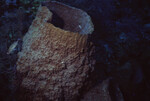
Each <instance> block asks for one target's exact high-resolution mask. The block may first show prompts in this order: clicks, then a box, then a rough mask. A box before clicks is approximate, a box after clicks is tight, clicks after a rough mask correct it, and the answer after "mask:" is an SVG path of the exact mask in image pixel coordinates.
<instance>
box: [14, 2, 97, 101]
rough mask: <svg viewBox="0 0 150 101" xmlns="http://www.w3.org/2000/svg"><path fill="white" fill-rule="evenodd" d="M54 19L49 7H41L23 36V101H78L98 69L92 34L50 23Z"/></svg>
mask: <svg viewBox="0 0 150 101" xmlns="http://www.w3.org/2000/svg"><path fill="white" fill-rule="evenodd" d="M51 3H53V2H51ZM59 5H60V4H59ZM62 5H63V4H62ZM63 6H65V5H63ZM67 7H68V9H69V10H70V9H72V10H76V9H75V8H71V7H70V8H69V6H67ZM59 9H61V8H59ZM82 12H83V11H82ZM85 17H86V16H85ZM52 18H53V14H52V12H51V11H50V10H49V9H48V7H46V6H40V7H39V10H38V13H37V16H36V18H35V19H34V21H33V22H32V25H31V26H30V28H29V30H28V32H27V33H26V35H25V36H24V37H23V45H22V51H21V52H19V53H18V60H17V80H16V82H17V86H18V91H17V93H18V96H19V97H18V100H20V101H62V100H63V101H77V98H78V96H79V95H80V91H81V90H82V88H83V87H85V86H86V84H87V83H88V77H89V74H90V72H92V70H93V69H94V64H95V60H94V59H93V57H92V55H93V53H94V46H93V44H92V43H91V42H90V41H88V38H89V36H88V34H87V33H85V34H79V33H75V32H71V31H67V30H64V29H60V28H58V27H55V26H54V25H53V24H51V23H49V22H47V21H48V20H51V19H52ZM90 23H91V22H90ZM87 32H88V31H87ZM90 32H91V30H90Z"/></svg>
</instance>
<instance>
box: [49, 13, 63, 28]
mask: <svg viewBox="0 0 150 101" xmlns="http://www.w3.org/2000/svg"><path fill="white" fill-rule="evenodd" d="M51 12H52V13H53V16H52V20H51V21H49V20H48V21H47V22H49V23H52V24H53V25H54V26H56V27H59V28H61V29H63V28H64V21H63V19H62V18H61V17H59V15H58V14H56V12H54V11H51Z"/></svg>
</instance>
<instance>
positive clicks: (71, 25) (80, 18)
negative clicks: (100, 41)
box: [42, 1, 94, 34]
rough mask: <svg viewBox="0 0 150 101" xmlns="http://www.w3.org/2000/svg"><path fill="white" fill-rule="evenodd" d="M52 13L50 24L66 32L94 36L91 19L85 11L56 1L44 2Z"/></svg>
mask: <svg viewBox="0 0 150 101" xmlns="http://www.w3.org/2000/svg"><path fill="white" fill-rule="evenodd" d="M42 6H46V7H47V8H48V9H49V10H50V11H51V12H52V13H53V16H52V19H51V20H49V21H48V22H50V23H52V24H54V25H55V26H56V27H60V28H62V29H64V30H68V31H71V32H77V33H79V34H92V32H93V30H94V27H93V23H92V21H91V17H90V16H89V15H88V14H87V13H86V12H84V11H82V10H80V9H77V8H74V7H71V6H68V5H65V4H63V3H60V2H56V1H49V2H43V3H42Z"/></svg>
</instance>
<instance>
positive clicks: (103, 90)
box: [81, 78, 124, 101]
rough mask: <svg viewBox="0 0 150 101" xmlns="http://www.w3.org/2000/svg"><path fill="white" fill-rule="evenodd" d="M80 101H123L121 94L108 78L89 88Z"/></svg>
mask: <svg viewBox="0 0 150 101" xmlns="http://www.w3.org/2000/svg"><path fill="white" fill-rule="evenodd" d="M81 101H124V98H123V95H122V92H121V91H120V89H119V87H118V85H117V84H115V83H112V80H111V79H110V78H108V79H106V80H104V81H103V82H102V83H100V84H97V85H96V86H95V87H93V88H91V90H89V91H88V92H87V93H86V94H85V95H84V96H83V99H81Z"/></svg>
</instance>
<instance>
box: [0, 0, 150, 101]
mask: <svg viewBox="0 0 150 101" xmlns="http://www.w3.org/2000/svg"><path fill="white" fill-rule="evenodd" d="M5 1H7V2H5ZM41 1H45V0H1V1H0V9H1V12H0V101H15V100H16V98H18V96H17V95H16V98H14V96H15V92H16V88H15V86H14V84H13V80H14V79H15V75H16V61H17V58H18V56H17V52H18V51H19V50H21V47H20V46H21V45H20V46H17V47H18V48H15V51H14V53H13V54H7V53H9V52H8V49H9V46H10V45H11V44H12V43H13V42H16V41H17V40H18V39H19V40H20V39H21V40H22V38H23V36H24V35H25V33H26V32H27V31H28V28H29V26H30V25H31V23H32V20H33V19H34V16H35V14H36V9H37V8H38V6H39V4H40V2H41ZM55 1H60V2H63V3H65V4H66V5H70V6H72V7H76V8H79V9H82V10H84V11H85V12H87V13H88V15H90V17H91V20H92V22H93V25H94V32H93V33H92V34H88V36H90V38H91V39H92V40H91V41H92V43H93V45H94V47H95V55H94V60H96V65H95V69H94V71H93V72H91V74H90V76H89V78H88V82H91V83H89V85H88V84H87V86H86V87H84V88H83V89H82V90H80V91H81V92H79V93H80V94H81V93H82V94H81V95H80V99H82V100H91V99H94V100H98V99H101V98H100V96H103V95H105V96H108V98H111V100H112V101H122V97H121V96H123V99H124V101H150V96H149V95H150V79H149V77H150V68H149V67H150V34H149V33H150V30H149V29H150V19H149V18H150V2H149V0H136V1H135V0H55ZM42 5H43V6H47V7H48V5H49V4H48V3H44V2H43V3H42ZM58 8H59V7H58ZM48 9H49V10H50V9H51V13H53V18H52V20H48V21H47V22H48V23H51V24H53V25H54V28H55V27H57V28H59V29H62V30H64V25H65V23H64V21H63V20H62V19H61V18H60V16H61V15H59V16H57V13H58V11H57V13H56V12H54V11H52V10H53V9H54V8H50V7H48ZM55 9H56V8H55ZM61 12H62V11H61ZM61 12H60V13H61ZM70 14H71V15H72V14H74V13H71V12H70V13H68V14H67V16H70V17H71V15H70ZM67 16H65V17H64V18H63V19H65V18H66V19H68V18H67ZM61 17H62V16H61ZM83 21H84V20H83ZM69 22H71V20H69ZM81 22H82V21H81ZM74 24H75V25H76V23H74ZM77 24H79V23H77ZM79 25H80V24H79ZM73 26H74V25H73V24H72V27H71V29H72V28H74V27H73ZM65 28H66V30H68V31H70V32H72V33H79V30H80V28H83V26H78V27H75V28H77V29H78V31H77V32H76V30H74V31H75V32H73V31H71V30H70V28H68V27H67V26H66V27H65ZM91 32H92V30H91ZM19 42H20V41H19ZM62 63H63V62H62ZM24 77H25V76H24ZM108 78H111V80H108ZM20 80H21V78H20ZM105 80H106V81H107V80H108V81H109V82H105ZM18 83H19V82H18ZM103 84H104V85H108V89H105V87H106V86H105V87H104V86H103ZM103 87H104V90H105V91H106V92H107V93H109V94H106V93H105V92H103V90H102V88H103ZM106 88H107V87H106ZM87 90H88V91H89V92H87V93H86V94H85V92H86V91H87ZM114 92H115V93H114ZM30 93H31V92H30ZM84 94H85V95H84ZM62 95H63V94H62ZM118 95H119V96H120V97H119V98H118V97H117V96H118ZM62 100H64V98H62ZM103 100H105V97H103ZM106 100H107V99H106ZM108 100H110V99H108Z"/></svg>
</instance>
